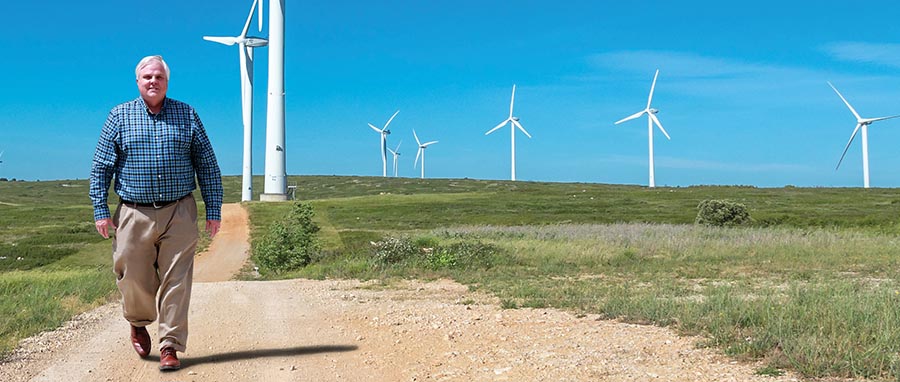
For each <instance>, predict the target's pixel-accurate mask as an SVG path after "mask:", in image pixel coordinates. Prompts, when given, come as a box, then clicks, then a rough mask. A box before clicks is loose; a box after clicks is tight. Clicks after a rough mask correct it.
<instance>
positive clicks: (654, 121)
mask: <svg viewBox="0 0 900 382" xmlns="http://www.w3.org/2000/svg"><path fill="white" fill-rule="evenodd" d="M650 119H652V120H653V123H656V126H657V127H659V130H660V131H662V133H663V135H665V136H666V139H668V140H670V141H671V140H672V138H669V133H667V132H666V129H663V127H662V124H661V123H659V118H656V114H653V113H650Z"/></svg>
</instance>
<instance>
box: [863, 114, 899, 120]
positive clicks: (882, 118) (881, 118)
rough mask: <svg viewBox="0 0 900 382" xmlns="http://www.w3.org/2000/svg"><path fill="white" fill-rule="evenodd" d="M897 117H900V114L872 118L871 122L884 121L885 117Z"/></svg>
mask: <svg viewBox="0 0 900 382" xmlns="http://www.w3.org/2000/svg"><path fill="white" fill-rule="evenodd" d="M897 117H900V115H892V116H890V117H880V118H872V119H870V120H869V122H877V121H884V120H885V119H891V118H897Z"/></svg>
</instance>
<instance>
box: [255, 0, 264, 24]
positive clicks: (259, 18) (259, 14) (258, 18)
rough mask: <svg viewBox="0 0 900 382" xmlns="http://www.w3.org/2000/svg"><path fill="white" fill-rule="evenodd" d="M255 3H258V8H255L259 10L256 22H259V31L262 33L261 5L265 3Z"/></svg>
mask: <svg viewBox="0 0 900 382" xmlns="http://www.w3.org/2000/svg"><path fill="white" fill-rule="evenodd" d="M256 2H257V3H259V8H257V10H259V13H258V14H257V16H258V17H257V20H259V31H260V32H262V21H263V3H265V1H258V0H256Z"/></svg>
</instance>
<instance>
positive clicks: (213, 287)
mask: <svg viewBox="0 0 900 382" xmlns="http://www.w3.org/2000/svg"><path fill="white" fill-rule="evenodd" d="M223 215H224V219H223V227H222V231H221V232H220V233H219V235H218V236H216V239H215V240H214V241H213V243H212V244H211V246H210V249H209V251H207V253H204V254H201V255H198V257H197V259H196V268H197V269H196V270H195V275H196V276H195V277H196V279H197V281H198V282H196V283H195V284H194V292H193V299H192V304H191V316H190V317H191V318H190V319H191V323H190V325H191V335H190V340H189V342H188V344H187V346H188V350H187V352H185V353H181V354H179V356H180V358H181V359H182V369H181V370H179V371H176V372H170V373H161V372H160V371H158V369H157V367H158V363H159V353H158V351H154V352H153V353H151V357H150V358H148V359H146V360H142V359H140V358H138V357H137V355H136V354H135V353H134V351H133V350H132V349H131V346H130V344H129V341H128V324H127V322H126V321H124V319H122V318H121V314H120V307H119V304H117V303H114V304H108V305H105V306H103V307H101V308H98V309H96V310H94V311H91V312H88V313H86V314H84V315H81V316H79V317H77V318H76V319H74V320H72V321H71V322H69V323H68V324H66V326H65V327H63V328H61V329H60V330H56V331H54V332H50V333H45V334H42V335H40V336H37V337H34V338H30V339H28V340H25V341H23V342H22V344H21V345H20V348H19V349H18V350H17V351H16V352H15V353H14V354H13V356H12V357H11V358H10V359H9V360H7V361H5V362H3V363H0V381H157V380H159V381H266V382H276V381H385V382H387V381H391V382H393V381H767V382H773V381H795V380H797V379H795V378H793V377H792V376H790V375H787V376H782V377H778V378H772V377H763V376H757V375H754V372H753V371H754V368H753V366H752V365H746V364H741V363H737V362H732V361H730V360H729V359H727V358H725V357H724V356H722V355H719V354H717V353H716V352H714V351H711V350H708V349H696V348H695V347H694V344H695V343H696V342H697V341H698V340H699V339H697V338H684V337H678V336H676V335H675V334H674V333H672V332H671V331H669V330H667V329H663V328H657V327H652V326H641V325H630V324H623V323H619V322H615V321H606V320H598V319H597V318H596V317H593V316H587V317H575V316H573V315H572V314H569V313H565V312H560V311H556V310H551V309H518V310H501V309H499V308H498V303H497V301H496V300H495V299H494V298H492V297H490V296H485V295H479V294H473V293H471V292H469V291H467V288H466V287H465V286H462V285H459V284H456V283H454V282H451V281H441V282H435V283H417V282H409V283H404V284H401V285H393V286H392V287H391V288H388V289H385V288H380V287H378V285H377V284H373V283H360V282H357V281H310V280H288V281H274V282H253V281H249V282H248V281H227V280H228V279H230V278H231V277H232V275H233V274H234V273H235V272H237V271H238V270H239V269H240V268H241V266H242V265H243V263H244V261H245V260H246V253H247V249H248V245H247V224H246V223H247V216H246V213H245V212H244V210H243V208H241V206H240V205H226V206H225V208H224V209H223ZM150 328H155V325H151V327H150ZM153 332H154V330H152V329H151V335H152V334H153ZM154 347H156V341H155V340H154Z"/></svg>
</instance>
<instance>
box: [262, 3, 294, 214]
mask: <svg viewBox="0 0 900 382" xmlns="http://www.w3.org/2000/svg"><path fill="white" fill-rule="evenodd" d="M286 178H287V171H286V170H285V147H284V0H269V89H268V98H267V102H266V174H265V193H264V194H262V195H260V200H264V201H283V200H287V198H288V195H287V179H286Z"/></svg>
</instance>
